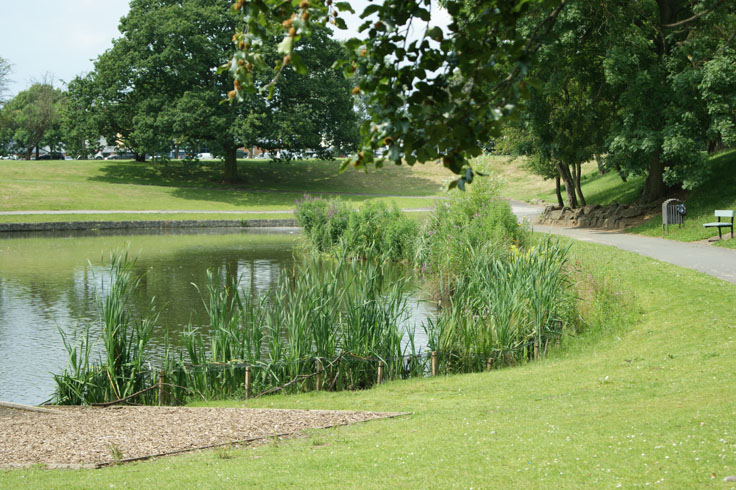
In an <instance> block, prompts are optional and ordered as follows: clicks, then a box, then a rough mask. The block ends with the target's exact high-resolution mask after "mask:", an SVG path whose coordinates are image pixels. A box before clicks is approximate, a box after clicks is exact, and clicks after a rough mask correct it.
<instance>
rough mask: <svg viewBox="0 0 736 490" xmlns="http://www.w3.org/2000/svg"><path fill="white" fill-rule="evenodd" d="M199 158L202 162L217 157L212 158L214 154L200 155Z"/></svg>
mask: <svg viewBox="0 0 736 490" xmlns="http://www.w3.org/2000/svg"><path fill="white" fill-rule="evenodd" d="M197 158H198V159H200V160H214V159H215V157H213V156H212V153H199V154H197Z"/></svg>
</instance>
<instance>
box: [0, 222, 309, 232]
mask: <svg viewBox="0 0 736 490" xmlns="http://www.w3.org/2000/svg"><path fill="white" fill-rule="evenodd" d="M298 226H299V225H298V224H297V221H296V220H295V219H243V220H168V221H57V222H43V223H0V233H6V232H7V233H13V232H29V231H84V230H136V229H158V230H166V229H181V228H296V227H298Z"/></svg>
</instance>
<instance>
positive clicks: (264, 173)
mask: <svg viewBox="0 0 736 490" xmlns="http://www.w3.org/2000/svg"><path fill="white" fill-rule="evenodd" d="M339 168H340V162H339V161H319V160H307V161H294V162H285V163H276V162H272V161H269V160H265V161H264V160H240V161H238V170H239V173H240V176H241V178H242V183H240V184H236V185H231V184H224V183H223V182H222V177H223V175H224V165H223V163H222V162H219V161H218V162H203V163H184V162H168V163H154V162H145V163H138V162H133V161H119V162H117V161H116V162H114V163H110V164H108V165H106V166H104V167H102V168H101V169H100V172H101V174H102V175H99V176H96V177H92V178H90V179H89V180H90V181H97V182H105V183H110V184H134V185H153V186H164V187H178V188H180V189H178V190H177V191H176V192H175V194H174V195H175V196H177V197H181V198H183V199H189V198H192V199H207V200H213V201H223V202H229V203H233V202H232V199H233V198H232V196H230V197H225V196H226V195H227V194H229V193H240V194H242V193H243V191H273V192H295V193H320V192H323V193H345V194H350V193H356V194H376V195H397V196H425V195H436V194H437V193H438V192H439V191H440V185H439V184H438V183H437V182H436V181H433V180H432V179H429V178H424V177H421V176H417V175H416V174H415V173H412V171H411V169H410V168H409V167H406V166H402V167H393V168H390V169H389V168H386V169H380V170H374V171H371V172H368V173H366V172H358V171H355V170H353V169H348V170H347V171H345V172H344V173H339ZM236 200H237V199H236ZM249 200H250V199H249ZM233 204H236V203H233Z"/></svg>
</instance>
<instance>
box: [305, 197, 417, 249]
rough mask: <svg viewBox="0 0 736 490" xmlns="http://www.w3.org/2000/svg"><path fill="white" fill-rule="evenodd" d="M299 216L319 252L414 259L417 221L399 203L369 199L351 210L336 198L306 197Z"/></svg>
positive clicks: (312, 244) (310, 240)
mask: <svg viewBox="0 0 736 490" xmlns="http://www.w3.org/2000/svg"><path fill="white" fill-rule="evenodd" d="M295 214H296V218H297V221H298V222H299V225H300V226H301V227H302V228H303V229H304V232H305V233H306V234H307V236H308V238H309V242H310V244H311V246H312V247H313V248H314V249H315V250H317V251H319V252H333V253H335V254H337V255H338V256H341V255H344V256H346V257H350V258H356V259H371V260H374V259H378V260H389V261H402V260H411V259H412V258H413V256H414V251H415V242H416V236H417V232H418V229H419V225H418V224H417V222H416V221H415V220H413V219H411V218H409V217H408V216H406V215H404V214H403V213H402V212H401V210H399V208H398V207H397V206H396V205H393V206H391V207H389V206H387V205H386V204H385V203H384V202H382V201H376V202H368V203H366V204H363V205H362V206H361V207H360V208H358V209H357V210H355V211H352V210H351V208H349V207H348V206H347V205H346V204H345V203H343V202H342V201H339V200H337V199H333V200H330V201H327V200H324V199H321V198H314V197H311V196H305V198H304V199H303V200H301V201H297V203H296V211H295Z"/></svg>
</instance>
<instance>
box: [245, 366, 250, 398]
mask: <svg viewBox="0 0 736 490" xmlns="http://www.w3.org/2000/svg"><path fill="white" fill-rule="evenodd" d="M250 385H251V371H250V366H245V399H246V400H247V399H248V398H250V387H251V386H250Z"/></svg>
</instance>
